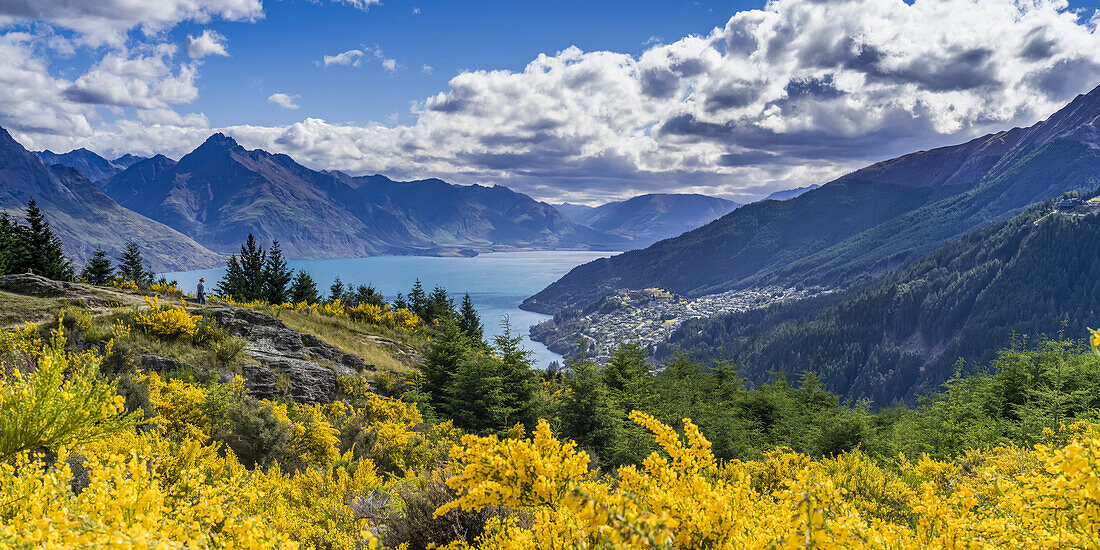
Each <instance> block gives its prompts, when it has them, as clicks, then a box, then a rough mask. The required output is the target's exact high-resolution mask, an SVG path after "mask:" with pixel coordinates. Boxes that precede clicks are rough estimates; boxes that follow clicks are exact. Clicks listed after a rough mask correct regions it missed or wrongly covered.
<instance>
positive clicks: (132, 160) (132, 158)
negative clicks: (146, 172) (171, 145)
mask: <svg viewBox="0 0 1100 550" xmlns="http://www.w3.org/2000/svg"><path fill="white" fill-rule="evenodd" d="M147 158H149V157H139V156H137V155H131V154H130V153H126V154H125V155H122V156H121V157H118V158H117V159H115V160H112V161H111V164H114V165H115V166H118V167H119V169H120V170H125V169H127V168H129V167H131V166H133V165H135V164H137V163H139V162H141V161H143V160H145V159H147Z"/></svg>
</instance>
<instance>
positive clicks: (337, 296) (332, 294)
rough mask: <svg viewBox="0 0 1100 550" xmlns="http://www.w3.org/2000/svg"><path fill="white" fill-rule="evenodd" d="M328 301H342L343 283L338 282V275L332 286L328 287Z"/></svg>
mask: <svg viewBox="0 0 1100 550" xmlns="http://www.w3.org/2000/svg"><path fill="white" fill-rule="evenodd" d="M328 299H329V301H330V302H335V301H336V300H343V299H344V282H343V281H341V280H340V276H339V275H337V276H336V280H334V281H332V286H330V287H328Z"/></svg>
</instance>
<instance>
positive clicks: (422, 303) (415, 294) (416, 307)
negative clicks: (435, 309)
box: [409, 279, 429, 323]
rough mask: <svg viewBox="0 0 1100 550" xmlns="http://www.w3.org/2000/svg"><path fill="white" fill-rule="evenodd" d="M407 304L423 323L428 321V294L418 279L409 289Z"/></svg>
mask: <svg viewBox="0 0 1100 550" xmlns="http://www.w3.org/2000/svg"><path fill="white" fill-rule="evenodd" d="M409 306H410V307H411V308H412V312H413V313H415V314H416V316H417V317H420V319H421V320H423V321H424V322H425V323H427V322H428V321H429V319H428V296H427V295H426V294H425V293H424V286H423V285H422V284H420V279H417V280H416V282H415V283H413V287H412V290H410V291H409Z"/></svg>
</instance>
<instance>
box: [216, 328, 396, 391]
mask: <svg viewBox="0 0 1100 550" xmlns="http://www.w3.org/2000/svg"><path fill="white" fill-rule="evenodd" d="M204 315H206V316H208V317H212V318H214V319H215V320H217V322H218V324H219V325H221V326H222V327H223V328H225V329H226V331H227V332H229V334H230V335H232V336H236V337H238V338H243V339H245V340H248V346H247V347H246V348H245V351H246V352H247V353H248V355H249V356H250V357H251V358H252V359H253V360H254V361H255V364H249V365H245V366H244V368H243V370H242V372H241V375H242V377H243V378H244V380H245V386H246V387H247V388H248V390H249V392H250V393H252V394H253V395H254V396H256V397H258V398H268V399H270V398H274V397H276V396H277V395H282V394H284V393H286V392H289V395H290V397H291V398H293V399H294V400H295V401H299V402H302V403H329V402H331V401H332V400H333V399H335V397H336V394H337V383H336V378H337V376H338V375H345V374H353V373H356V372H361V371H364V370H374V365H368V364H366V363H365V362H364V361H363V359H362V358H360V357H359V356H358V355H354V354H351V353H344V352H343V351H341V350H340V348H337V347H336V346H333V345H331V344H328V343H326V342H324V341H322V340H321V339H320V338H317V337H316V336H313V335H312V334H301V333H299V332H296V331H294V330H291V329H289V328H287V327H286V325H284V324H283V323H282V321H279V320H278V319H276V318H274V317H272V316H270V315H266V314H264V313H260V312H258V311H254V310H251V309H244V308H231V307H225V308H216V309H212V310H208V311H206V312H204ZM281 375H285V377H284V378H283V380H282V381H280V376H281Z"/></svg>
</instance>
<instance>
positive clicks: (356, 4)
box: [332, 0, 382, 11]
mask: <svg viewBox="0 0 1100 550" xmlns="http://www.w3.org/2000/svg"><path fill="white" fill-rule="evenodd" d="M332 1H333V3H336V4H344V5H346V6H351V7H353V8H355V9H359V10H364V11H366V10H367V9H368V8H370V7H371V6H373V5H376V4H381V3H382V0H332Z"/></svg>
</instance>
